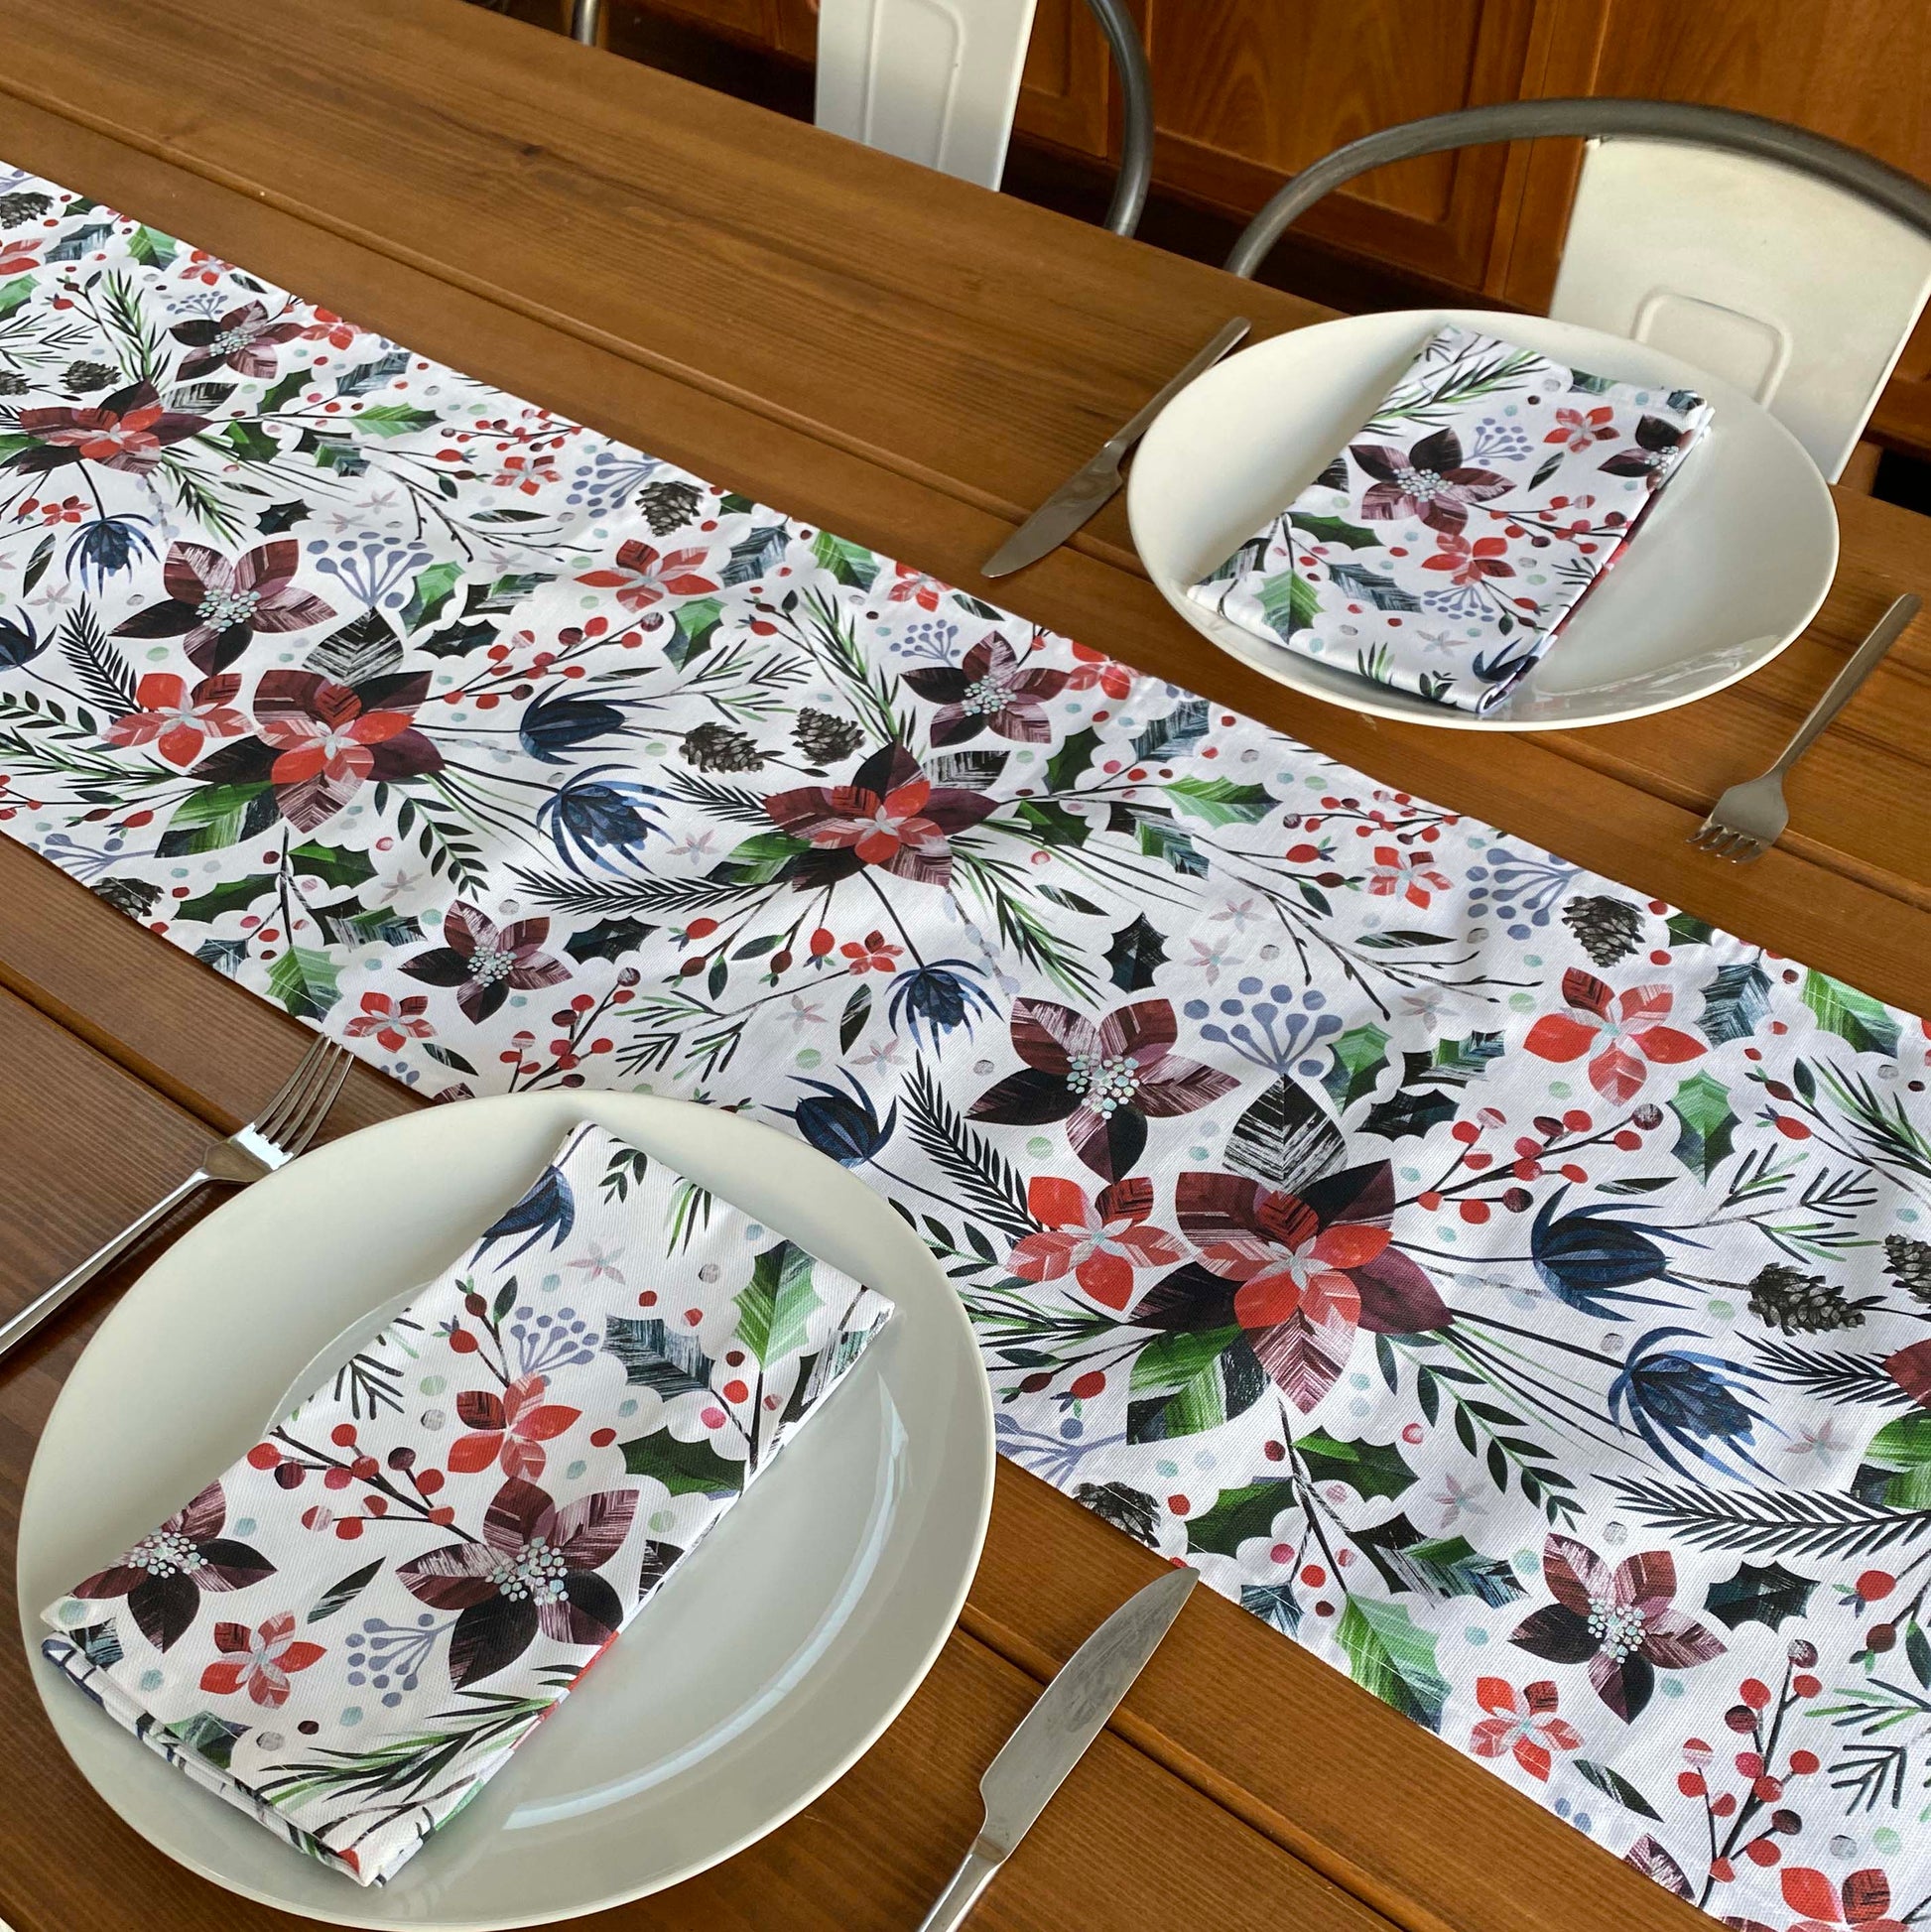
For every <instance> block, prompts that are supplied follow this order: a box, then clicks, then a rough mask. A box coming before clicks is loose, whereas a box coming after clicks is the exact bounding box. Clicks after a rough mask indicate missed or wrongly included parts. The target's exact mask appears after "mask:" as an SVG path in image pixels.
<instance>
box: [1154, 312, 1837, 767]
mask: <svg viewBox="0 0 1931 1932" xmlns="http://www.w3.org/2000/svg"><path fill="white" fill-rule="evenodd" d="M1445 322H1457V323H1460V324H1461V325H1462V326H1463V327H1465V328H1474V329H1480V330H1481V331H1482V332H1483V333H1486V334H1491V335H1499V336H1501V337H1502V338H1503V339H1504V340H1507V341H1510V342H1514V343H1519V344H1520V345H1521V346H1522V347H1523V348H1528V349H1535V350H1538V351H1539V352H1540V353H1542V354H1544V355H1550V356H1554V357H1555V358H1556V359H1557V360H1558V361H1560V362H1566V363H1568V364H1570V365H1571V366H1572V367H1575V368H1581V369H1588V370H1590V371H1592V372H1593V373H1594V374H1597V375H1605V376H1611V377H1614V378H1616V379H1617V380H1619V381H1622V382H1636V383H1643V384H1645V385H1648V386H1652V387H1655V388H1659V389H1661V388H1670V389H1679V388H1681V389H1695V390H1697V391H1699V392H1700V393H1701V394H1703V395H1705V396H1707V397H1709V399H1710V401H1711V403H1712V404H1713V405H1714V412H1713V415H1712V418H1711V424H1710V429H1709V432H1708V433H1707V435H1706V436H1705V437H1704V438H1703V440H1702V442H1701V443H1700V444H1699V445H1698V447H1697V448H1696V449H1695V450H1693V451H1691V452H1690V454H1689V456H1688V457H1687V458H1686V460H1685V462H1684V465H1683V469H1682V472H1681V474H1680V475H1677V476H1675V477H1673V478H1672V479H1671V481H1670V485H1669V487H1668V488H1667V489H1666V490H1664V492H1663V493H1662V495H1661V497H1660V498H1659V499H1658V501H1657V503H1656V506H1655V508H1654V509H1653V510H1652V511H1651V512H1650V513H1649V515H1648V516H1646V517H1645V518H1644V519H1643V526H1642V529H1641V531H1640V532H1639V533H1638V535H1637V536H1636V537H1635V539H1634V540H1633V541H1632V542H1631V543H1630V545H1629V547H1628V549H1627V550H1626V551H1625V552H1624V553H1623V555H1622V556H1621V557H1619V558H1618V559H1617V560H1616V562H1615V564H1614V565H1613V566H1612V567H1611V568H1610V569H1609V571H1608V572H1607V573H1606V574H1605V575H1604V576H1603V577H1602V578H1601V579H1600V580H1598V582H1597V583H1596V585H1595V586H1594V587H1593V588H1592V589H1591V591H1590V593H1589V596H1588V597H1587V599H1585V601H1584V602H1583V604H1582V605H1581V607H1580V608H1579V609H1578V610H1577V612H1576V614H1575V616H1574V618H1573V619H1572V620H1571V621H1570V622H1569V623H1568V624H1566V625H1565V626H1564V627H1563V629H1562V631H1561V633H1560V634H1559V635H1558V636H1557V637H1556V639H1555V641H1554V642H1553V643H1552V644H1551V645H1550V647H1549V651H1548V654H1547V656H1545V657H1544V658H1543V660H1542V662H1541V663H1540V664H1538V665H1537V666H1536V668H1535V669H1534V670H1533V671H1532V672H1531V673H1530V674H1529V675H1528V677H1527V678H1525V679H1524V680H1523V681H1522V683H1521V684H1520V685H1519V686H1517V687H1516V690H1515V692H1514V693H1513V695H1512V696H1511V697H1510V699H1509V700H1508V702H1507V703H1506V704H1504V705H1502V706H1501V707H1500V708H1498V709H1497V710H1494V711H1491V712H1489V713H1487V714H1486V715H1484V716H1477V715H1476V714H1475V713H1474V712H1473V711H1459V710H1453V709H1451V708H1448V707H1446V706H1441V705H1431V704H1428V703H1427V702H1426V701H1425V700H1423V699H1420V698H1417V697H1414V696H1413V695H1411V694H1410V693H1407V692H1403V691H1390V690H1388V689H1387V688H1386V687H1385V686H1382V685H1375V684H1370V683H1369V682H1368V681H1367V680H1366V679H1365V678H1357V677H1355V676H1353V675H1352V673H1350V672H1348V671H1345V670H1340V669H1337V668H1336V667H1334V666H1332V665H1325V664H1318V663H1316V662H1315V661H1314V660H1313V659H1311V658H1305V657H1301V656H1299V655H1298V654H1297V653H1295V652H1293V651H1289V650H1286V649H1284V648H1283V647H1282V646H1280V645H1278V644H1270V643H1267V642H1265V641H1263V640H1262V639H1260V638H1258V637H1255V636H1254V635H1252V633H1251V632H1248V631H1245V630H1242V629H1241V628H1240V626H1239V625H1237V624H1234V623H1230V622H1228V620H1227V619H1226V618H1224V617H1223V616H1221V615H1219V614H1218V613H1217V612H1215V611H1212V610H1207V609H1204V608H1203V607H1202V606H1201V605H1199V604H1197V603H1195V602H1193V601H1192V600H1191V599H1190V598H1189V597H1188V595H1187V587H1188V585H1189V584H1192V583H1197V582H1199V581H1200V580H1201V579H1202V578H1204V577H1205V576H1206V575H1207V573H1208V572H1209V571H1211V570H1213V569H1214V568H1215V567H1216V566H1218V565H1219V564H1221V563H1223V562H1224V561H1225V560H1226V558H1227V557H1229V556H1230V555H1231V554H1232V553H1233V551H1234V549H1235V547H1236V546H1237V545H1239V544H1240V543H1242V542H1243V541H1244V540H1245V539H1246V538H1248V537H1250V536H1252V535H1253V533H1254V532H1255V531H1256V530H1258V529H1259V528H1260V526H1261V525H1262V524H1263V523H1265V522H1266V521H1267V519H1268V518H1269V517H1271V516H1274V515H1275V514H1277V513H1278V512H1279V511H1280V510H1281V508H1282V507H1283V506H1284V505H1286V504H1288V503H1290V502H1292V501H1293V499H1294V498H1295V497H1296V496H1297V495H1298V494H1299V493H1300V492H1301V491H1302V490H1303V489H1305V488H1306V487H1307V485H1308V484H1310V483H1311V482H1313V481H1314V479H1315V477H1317V476H1318V475H1320V473H1321V471H1322V469H1323V468H1324V467H1325V466H1326V464H1327V463H1328V461H1329V459H1330V458H1331V457H1332V456H1333V455H1334V453H1335V451H1337V450H1339V449H1341V448H1342V447H1343V446H1344V445H1345V444H1346V443H1347V442H1348V440H1349V438H1350V437H1352V435H1353V434H1354V433H1355V432H1356V431H1357V430H1359V428H1360V426H1361V425H1362V424H1363V423H1364V422H1365V421H1366V420H1367V418H1368V417H1369V416H1370V415H1371V414H1372V413H1373V410H1374V406H1375V405H1376V404H1377V403H1378V402H1379V401H1380V400H1381V398H1382V397H1383V396H1384V395H1385V394H1386V393H1387V392H1388V390H1389V389H1390V388H1391V387H1392V386H1393V385H1394V383H1395V381H1396V379H1397V378H1398V377H1399V376H1400V374H1401V372H1402V370H1403V369H1404V368H1406V367H1407V365H1408V363H1409V362H1410V360H1412V358H1413V357H1414V355H1415V353H1416V352H1417V351H1418V350H1419V349H1420V348H1421V346H1422V344H1423V343H1424V342H1426V341H1427V340H1428V338H1429V337H1430V336H1431V335H1433V334H1434V333H1435V331H1436V330H1437V329H1438V328H1440V327H1441V326H1442V325H1443V324H1444V323H1445ZM1126 507H1127V514H1128V517H1129V519H1130V521H1131V523H1132V526H1133V542H1134V544H1135V545H1136V546H1137V547H1138V550H1139V553H1140V558H1141V561H1142V562H1143V563H1144V564H1145V565H1146V567H1147V570H1148V572H1149V574H1150V575H1151V576H1152V578H1153V580H1154V582H1155V583H1157V584H1158V585H1159V586H1160V589H1161V592H1162V594H1163V595H1164V596H1165V597H1166V599H1167V601H1168V602H1169V603H1171V604H1172V605H1173V607H1174V608H1175V609H1176V610H1178V611H1179V612H1180V614H1181V615H1182V616H1183V617H1185V618H1186V619H1187V621H1188V622H1189V623H1190V624H1192V625H1193V627H1194V628H1195V629H1196V630H1198V631H1200V632H1202V633H1204V634H1205V635H1206V636H1207V637H1209V638H1211V639H1212V640H1213V641H1214V642H1215V643H1216V644H1218V645H1219V646H1220V647H1221V649H1222V650H1223V651H1225V652H1227V653H1228V654H1229V656H1232V657H1236V658H1238V659H1240V661H1241V662H1242V663H1243V664H1250V665H1252V666H1253V668H1254V669H1255V670H1256V671H1260V672H1263V673H1264V674H1265V675H1266V676H1268V677H1270V678H1272V679H1274V680H1275V682H1276V683H1278V684H1283V685H1288V686H1291V687H1292V688H1293V689H1294V690H1296V691H1304V692H1306V693H1307V694H1308V695H1309V697H1311V698H1322V699H1326V700H1327V701H1328V703H1330V704H1333V705H1346V706H1347V707H1348V708H1350V709H1351V710H1357V711H1368V712H1371V713H1372V714H1373V715H1375V716H1377V717H1396V718H1403V719H1407V720H1409V721H1410V722H1413V723H1417V724H1440V725H1446V726H1448V727H1450V728H1451V729H1455V730H1465V731H1551V730H1563V729H1568V728H1570V727H1572V726H1575V725H1581V724H1610V723H1613V722H1615V720H1616V719H1618V718H1625V717H1643V716H1646V715H1647V714H1648V713H1649V712H1651V711H1664V710H1669V709H1671V708H1673V707H1675V706H1677V705H1687V704H1688V703H1689V702H1690V701H1691V700H1692V699H1694V698H1703V697H1707V696H1708V695H1709V694H1710V693H1711V692H1713V691H1721V690H1722V689H1723V688H1724V686H1726V685H1731V684H1735V683H1736V682H1737V681H1738V679H1739V678H1747V677H1748V676H1749V674H1750V673H1751V672H1752V671H1755V670H1757V669H1758V668H1759V667H1760V666H1762V665H1765V664H1767V663H1768V662H1769V661H1770V659H1772V658H1773V657H1775V656H1776V654H1777V653H1778V652H1779V651H1780V650H1782V649H1783V647H1784V646H1785V645H1786V644H1788V643H1789V642H1790V640H1791V639H1792V638H1793V637H1795V636H1796V635H1797V634H1798V633H1799V632H1800V631H1801V630H1802V629H1803V628H1804V626H1805V625H1806V624H1808V623H1809V622H1810V620H1811V618H1812V617H1813V616H1815V615H1816V612H1817V606H1818V605H1819V604H1821V603H1822V602H1823V601H1824V595H1825V592H1826V591H1828V590H1829V589H1830V587H1831V578H1832V576H1833V575H1834V573H1835V572H1836V570H1837V512H1836V510H1835V509H1834V508H1833V507H1832V504H1831V493H1830V490H1829V488H1828V487H1827V486H1826V484H1825V482H1824V479H1823V477H1822V476H1820V475H1819V474H1818V472H1817V466H1816V464H1815V463H1813V462H1812V461H1811V459H1810V457H1809V456H1808V455H1807V454H1806V453H1805V452H1804V449H1803V446H1802V445H1801V444H1799V443H1798V441H1797V439H1796V438H1795V437H1794V436H1792V435H1791V434H1790V432H1789V431H1788V430H1786V429H1785V428H1784V427H1783V425H1782V424H1781V423H1779V422H1777V421H1776V419H1775V418H1774V417H1772V416H1770V415H1769V414H1768V413H1767V412H1766V411H1765V410H1764V409H1763V408H1762V407H1761V406H1760V405H1758V404H1757V403H1755V402H1753V401H1752V400H1751V399H1750V398H1749V397H1748V396H1746V395H1745V394H1744V393H1743V392H1742V391H1741V390H1740V389H1737V388H1734V387H1733V386H1732V385H1731V384H1730V383H1727V382H1724V381H1722V380H1720V379H1719V378H1718V377H1716V376H1713V375H1708V374H1706V373H1704V371H1702V370H1700V369H1694V368H1692V367H1691V366H1690V364H1689V363H1687V362H1682V361H1679V360H1678V359H1677V358H1676V357H1675V356H1673V355H1665V354H1663V353H1662V352H1661V351H1660V350H1658V349H1652V348H1648V347H1646V346H1645V345H1644V344H1642V343H1640V342H1631V341H1626V340H1624V338H1623V337H1621V336H1620V335H1606V334H1604V333H1603V331H1602V330H1600V329H1595V328H1584V327H1582V326H1580V325H1579V324H1577V323H1575V322H1551V321H1549V320H1548V319H1547V318H1546V317H1542V316H1514V315H1507V316H1503V315H1489V314H1486V313H1484V312H1482V311H1480V310H1475V309H1427V310H1423V309H1407V310H1401V311H1398V312H1396V313H1394V314H1391V315H1384V316H1349V317H1345V318H1344V319H1343V320H1341V321H1340V322H1319V323H1317V324H1315V326H1313V327H1311V328H1296V329H1291V330H1289V331H1288V333H1286V334H1285V335H1276V336H1273V337H1271V338H1270V339H1269V340H1267V341H1265V342H1260V343H1257V344H1256V345H1255V346H1254V347H1252V348H1250V349H1246V350H1243V351H1242V352H1241V353H1240V354H1239V355H1235V356H1229V357H1228V358H1227V360H1226V361H1224V362H1223V363H1221V364H1220V365H1219V367H1217V368H1213V369H1210V370H1209V371H1208V372H1207V374H1206V375H1204V376H1202V377H1200V378H1199V379H1198V380H1197V381H1195V382H1192V383H1190V384H1189V385H1188V386H1187V387H1186V388H1185V389H1184V390H1182V391H1181V393H1180V394H1179V395H1178V396H1176V397H1175V398H1174V400H1173V401H1172V402H1171V403H1169V404H1168V405H1167V407H1166V408H1165V409H1164V410H1162V411H1161V413H1160V416H1159V418H1158V420H1157V421H1156V422H1155V423H1154V425H1153V428H1152V429H1151V430H1149V431H1148V432H1147V435H1146V441H1145V442H1144V443H1142V444H1141V446H1140V450H1139V453H1138V454H1137V455H1136V456H1135V457H1134V459H1133V469H1132V476H1131V479H1130V481H1129V482H1128V484H1127V490H1126Z"/></svg>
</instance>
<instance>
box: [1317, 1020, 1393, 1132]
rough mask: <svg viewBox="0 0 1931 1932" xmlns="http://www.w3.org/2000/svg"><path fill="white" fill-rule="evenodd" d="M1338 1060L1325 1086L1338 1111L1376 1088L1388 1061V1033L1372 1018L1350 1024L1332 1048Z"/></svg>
mask: <svg viewBox="0 0 1931 1932" xmlns="http://www.w3.org/2000/svg"><path fill="white" fill-rule="evenodd" d="M1332 1051H1333V1053H1334V1056H1335V1059H1334V1065H1333V1066H1331V1067H1330V1068H1329V1069H1328V1071H1327V1073H1326V1074H1325V1075H1324V1076H1323V1077H1322V1082H1321V1085H1322V1086H1323V1087H1325V1088H1326V1089H1327V1090H1328V1097H1329V1099H1331V1100H1332V1101H1333V1102H1334V1103H1335V1111H1336V1112H1337V1113H1339V1112H1341V1110H1342V1109H1343V1108H1344V1107H1347V1106H1350V1105H1352V1103H1353V1102H1354V1101H1355V1100H1358V1099H1359V1098H1360V1097H1361V1095H1363V1094H1371V1093H1372V1092H1373V1091H1374V1083H1375V1082H1376V1081H1377V1080H1378V1079H1379V1078H1380V1075H1381V1069H1382V1068H1383V1067H1385V1066H1386V1065H1387V1064H1388V1036H1387V1034H1386V1033H1384V1032H1383V1031H1382V1030H1381V1028H1380V1027H1378V1026H1376V1025H1375V1024H1374V1022H1373V1021H1372V1020H1368V1021H1365V1022H1364V1023H1363V1024H1361V1025H1360V1026H1354V1027H1350V1028H1349V1030H1348V1031H1347V1032H1346V1033H1344V1034H1343V1035H1342V1036H1341V1037H1340V1038H1339V1039H1338V1040H1337V1041H1336V1042H1335V1043H1334V1047H1333V1049H1332Z"/></svg>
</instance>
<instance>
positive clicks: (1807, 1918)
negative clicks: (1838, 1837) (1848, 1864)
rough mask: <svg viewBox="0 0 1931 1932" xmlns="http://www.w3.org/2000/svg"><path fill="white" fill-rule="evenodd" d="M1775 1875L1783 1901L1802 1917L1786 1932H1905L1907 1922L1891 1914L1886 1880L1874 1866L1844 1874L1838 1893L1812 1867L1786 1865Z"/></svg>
mask: <svg viewBox="0 0 1931 1932" xmlns="http://www.w3.org/2000/svg"><path fill="white" fill-rule="evenodd" d="M1779 1876H1780V1877H1781V1878H1782V1881H1783V1902H1784V1903H1785V1904H1786V1905H1788V1906H1789V1907H1790V1909H1791V1910H1792V1911H1793V1912H1798V1913H1801V1914H1802V1916H1801V1917H1800V1918H1799V1919H1798V1921H1797V1923H1796V1924H1795V1925H1793V1926H1792V1927H1791V1928H1790V1932H1833V1928H1834V1927H1836V1926H1839V1925H1855V1926H1859V1927H1862V1928H1863V1932H1909V1929H1908V1925H1907V1922H1906V1921H1905V1920H1903V1919H1900V1918H1897V1917H1894V1916H1893V1915H1892V1912H1891V1908H1890V1880H1889V1878H1887V1877H1886V1876H1885V1875H1884V1873H1883V1872H1882V1871H1880V1870H1879V1869H1878V1868H1876V1867H1875V1866H1867V1867H1866V1868H1864V1869H1863V1870H1862V1871H1847V1872H1846V1873H1845V1874H1844V1885H1843V1889H1842V1891H1841V1892H1840V1890H1839V1888H1838V1887H1837V1886H1836V1885H1834V1884H1833V1883H1832V1882H1831V1880H1830V1877H1829V1875H1828V1874H1827V1873H1825V1872H1822V1871H1819V1870H1818V1869H1817V1868H1816V1867H1815V1866H1810V1865H1787V1866H1785V1867H1784V1868H1783V1870H1782V1872H1781V1873H1780V1874H1779Z"/></svg>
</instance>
